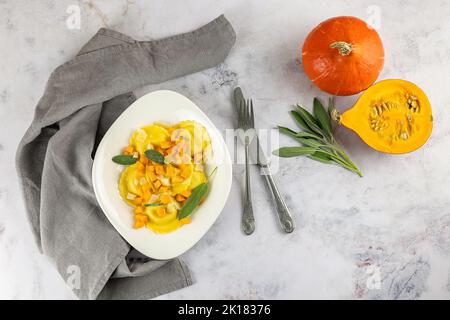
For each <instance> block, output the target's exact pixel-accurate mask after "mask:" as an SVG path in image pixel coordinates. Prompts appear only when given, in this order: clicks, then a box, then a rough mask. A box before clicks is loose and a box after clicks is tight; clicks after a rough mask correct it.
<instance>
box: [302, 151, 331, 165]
mask: <svg viewBox="0 0 450 320" xmlns="http://www.w3.org/2000/svg"><path fill="white" fill-rule="evenodd" d="M308 158H310V159H313V160H316V161H319V162H322V163H326V164H330V163H333V159H332V158H331V157H330V156H329V155H327V154H326V153H324V152H320V151H317V152H314V153H313V154H311V155H309V156H308Z"/></svg>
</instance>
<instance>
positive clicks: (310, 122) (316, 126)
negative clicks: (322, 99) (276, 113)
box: [296, 106, 323, 136]
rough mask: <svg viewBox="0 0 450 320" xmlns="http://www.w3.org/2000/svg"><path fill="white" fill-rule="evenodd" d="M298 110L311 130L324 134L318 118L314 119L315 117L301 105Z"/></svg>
mask: <svg viewBox="0 0 450 320" xmlns="http://www.w3.org/2000/svg"><path fill="white" fill-rule="evenodd" d="M296 111H297V113H298V114H299V115H300V117H302V119H303V121H304V122H305V123H306V124H307V125H308V127H309V129H310V131H311V132H314V133H317V134H319V135H321V136H323V132H322V129H321V128H320V127H319V124H318V123H317V121H316V119H314V117H313V116H312V115H311V114H310V113H309V112H308V111H306V109H304V108H302V107H301V106H297V109H296Z"/></svg>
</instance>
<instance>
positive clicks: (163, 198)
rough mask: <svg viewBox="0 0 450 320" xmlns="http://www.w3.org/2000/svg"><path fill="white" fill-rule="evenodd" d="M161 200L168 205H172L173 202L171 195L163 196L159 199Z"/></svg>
mask: <svg viewBox="0 0 450 320" xmlns="http://www.w3.org/2000/svg"><path fill="white" fill-rule="evenodd" d="M159 199H160V200H161V202H162V203H163V204H168V203H170V201H171V200H172V198H171V197H170V196H169V195H167V194H162V195H161V196H160V197H159Z"/></svg>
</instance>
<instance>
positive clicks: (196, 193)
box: [178, 182, 208, 220]
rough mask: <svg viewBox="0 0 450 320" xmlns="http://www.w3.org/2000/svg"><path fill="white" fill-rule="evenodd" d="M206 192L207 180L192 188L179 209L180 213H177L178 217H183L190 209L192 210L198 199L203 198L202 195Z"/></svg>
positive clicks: (196, 205)
mask: <svg viewBox="0 0 450 320" xmlns="http://www.w3.org/2000/svg"><path fill="white" fill-rule="evenodd" d="M207 192H208V182H205V183H201V184H199V185H198V186H196V187H195V188H194V189H192V193H191V195H190V196H189V198H187V200H186V202H185V203H184V206H183V207H182V208H181V210H180V214H179V215H178V219H179V220H180V219H183V218H186V217H187V216H189V215H190V214H191V213H192V211H194V209H195V208H197V207H198V205H199V203H200V201H201V200H202V199H203V197H204V196H205V195H206V193H207Z"/></svg>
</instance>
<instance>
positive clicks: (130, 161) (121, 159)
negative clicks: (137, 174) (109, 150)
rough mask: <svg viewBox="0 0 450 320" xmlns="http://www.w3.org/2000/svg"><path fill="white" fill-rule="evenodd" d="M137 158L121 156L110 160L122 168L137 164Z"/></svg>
mask: <svg viewBox="0 0 450 320" xmlns="http://www.w3.org/2000/svg"><path fill="white" fill-rule="evenodd" d="M137 160H138V159H137V158H136V157H134V156H132V155H125V154H121V155H118V156H115V157H113V158H112V161H113V162H115V163H118V164H121V165H124V166H128V165H131V164H135V163H136V162H137Z"/></svg>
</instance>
